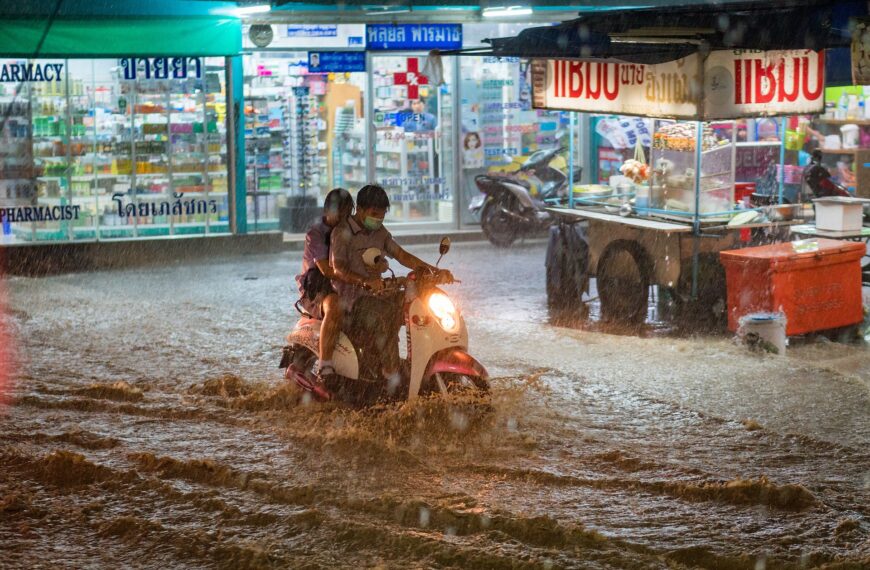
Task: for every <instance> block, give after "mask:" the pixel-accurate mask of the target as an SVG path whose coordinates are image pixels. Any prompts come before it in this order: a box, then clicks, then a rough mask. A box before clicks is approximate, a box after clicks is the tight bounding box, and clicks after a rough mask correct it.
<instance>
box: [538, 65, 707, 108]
mask: <svg viewBox="0 0 870 570" xmlns="http://www.w3.org/2000/svg"><path fill="white" fill-rule="evenodd" d="M699 61H700V58H699V57H698V56H697V55H691V56H689V57H686V58H683V59H679V60H676V61H669V62H667V63H661V64H658V65H638V64H631V63H615V62H602V61H588V60H567V59H550V60H534V61H533V62H532V87H533V92H534V97H533V99H534V106H535V107H537V108H539V109H564V110H568V111H590V112H594V113H614V114H619V115H647V116H653V117H675V118H693V117H695V116H697V114H698V99H699V96H698V95H699V92H700V85H699V70H700V69H699Z"/></svg>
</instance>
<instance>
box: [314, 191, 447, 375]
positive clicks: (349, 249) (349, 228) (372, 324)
mask: <svg viewBox="0 0 870 570" xmlns="http://www.w3.org/2000/svg"><path fill="white" fill-rule="evenodd" d="M389 208H390V199H389V197H388V196H387V193H386V191H385V190H384V189H383V188H382V187H380V186H377V185H373V184H370V185H367V186H364V187H362V188H361V189H360V191H359V193H357V197H356V213H355V214H354V215H352V216H350V217H348V218H347V219H346V220H345V221H344V222H342V223H341V224H339V225H338V226H337V227H336V228H335V230H333V232H332V244H331V248H330V265H331V266H332V268H333V271H334V272H335V275H336V279H335V280H334V281H333V285H334V287H335V289H336V291H337V292H338V296H339V299H340V304H341V307H342V309H343V310H344V313H345V315H350V314H353V315H354V318H355V319H357V321H355V322H353V323H352V326H353V327H354V328H357V327H363V329H362V330H365V331H368V332H370V333H374V334H376V335H377V341H378V342H376V343H375V346H376V349H377V350H379V351H380V353H381V361H382V367H381V372H382V374H383V376H384V378H385V379H386V380H387V386H388V387H389V388H390V389H391V390H392V389H395V388H396V387H398V386H399V384H400V382H401V377H400V374H399V353H398V332H399V329H400V328H401V326H402V314H401V306H402V304H401V303H400V302H397V300H396V299H394V298H391V297H390V296H389V295H385V296H378V295H377V293H378V292H379V291H381V289H383V282H382V281H380V279H379V277H380V273H382V272H383V271H385V270H386V269H387V267H386V262H385V260H384V259H383V256H388V257H392V258H393V259H395V260H396V261H398V262H399V263H400V264H402V265H403V266H405V267H407V268H408V269H425V270H427V271H430V272H432V273H434V274H438V275H443V276H444V277H445V278H449V279H451V280H452V275H450V272H449V271H446V270H439V269H438V268H436V267H434V266H432V265H430V264H428V263H426V262H425V261H423V260H421V259H420V258H418V257H416V256H415V255H412V254H411V253H408V252H407V251H405V250H404V249H402V247H401V246H399V244H397V243H396V242H395V240H393V236H392V235H391V234H390V232H389V231H387V229H386V228H385V227H384V226H383V222H384V216H385V215H386V213H387V210H389ZM372 248H374V249H376V250H379V251H380V252H382V253H381V259H380V260H379V261H378V262H377V263H376V264H375V266H374V267H372V266H371V265H369V264H367V263H366V260H365V259H364V257H363V254H364V253H365V252H366V251H367V250H371V249H372ZM352 311H353V313H351V312H352ZM326 373H328V371H326ZM324 374H325V373H324V371H321V381H323V380H326V379H327V378H324Z"/></svg>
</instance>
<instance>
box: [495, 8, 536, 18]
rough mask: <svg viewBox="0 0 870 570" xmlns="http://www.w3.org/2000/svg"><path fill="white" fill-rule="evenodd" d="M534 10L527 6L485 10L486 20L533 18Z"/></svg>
mask: <svg viewBox="0 0 870 570" xmlns="http://www.w3.org/2000/svg"><path fill="white" fill-rule="evenodd" d="M531 15H532V9H531V8H528V7H526V6H506V7H500V8H484V9H483V17H484V18H504V17H513V16H531Z"/></svg>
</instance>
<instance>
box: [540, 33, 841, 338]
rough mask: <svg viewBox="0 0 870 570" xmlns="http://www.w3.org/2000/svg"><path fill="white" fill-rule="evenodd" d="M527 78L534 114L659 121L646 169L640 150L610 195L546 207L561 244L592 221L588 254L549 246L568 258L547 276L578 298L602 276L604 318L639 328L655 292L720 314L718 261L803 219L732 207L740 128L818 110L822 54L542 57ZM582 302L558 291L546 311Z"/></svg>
mask: <svg viewBox="0 0 870 570" xmlns="http://www.w3.org/2000/svg"><path fill="white" fill-rule="evenodd" d="M532 70H533V85H534V104H535V106H536V107H539V108H543V109H554V108H558V109H567V110H575V111H587V112H610V113H619V114H635V115H641V116H646V117H652V118H655V119H656V120H654V121H653V135H652V148H651V152H650V156H649V161H648V162H647V158H646V157H645V156H643V151H642V150H641V151H640V152H639V154H636V155H635V158H634V159H631V160H628V161H626V162H625V164H624V165H623V167H622V169H621V170H622V172H623V173H624V175H625V176H624V177H621V178H620V177H617V180H612V182H613V184H611V186H612V188H610V187H608V186H598V187H596V190H597V191H596V192H594V193H588V194H587V193H584V192H582V191H581V192H580V193H575V194H572V195H571V196H570V200H569V204H568V208H554V209H552V210H551V211H552V212H553V214H555V215H556V216H557V217H558V219H559V220H560V222H561V223H560V227H559V228H557V229H556V230H555V232H554V234H555V235H556V236H560V235H563V234H568V233H576V232H577V229H576V228H568V227H567V226H570V225H572V224H575V223H576V222H578V221H580V220H584V221H586V222H587V223H586V225H587V226H588V227H586V228H585V231H584V236H583V239H584V241H585V243H587V244H588V247H587V248H586V249H585V251H584V254H585V255H584V259H583V260H582V261H581V262H580V263H579V264H578V263H576V255H574V254H572V253H571V252H570V251H569V248H568V245H567V242H565V241H562V242H561V243H560V239H559V238H558V237H556V238H554V239H553V240H552V242H551V244H552V245H551V247H552V248H562V249H564V250H565V252H566V253H567V255H566V254H559V253H553V252H552V251H551V253H550V255H549V256H548V259H550V260H551V264H554V263H562V264H565V267H562V268H561V269H560V270H558V271H551V272H548V278H550V279H551V280H554V279H557V278H558V281H559V282H550V283H548V290H549V291H553V292H556V291H564V290H565V288H566V287H567V288H568V289H573V288H574V287H577V288H578V290H582V289H583V288H584V286H585V283H586V281H587V280H588V278H589V277H592V276H595V277H597V279H598V282H597V285H598V292H599V296H600V299H601V312H602V316H603V317H605V318H607V319H614V320H621V321H630V322H640V321H643V320H644V318H645V317H646V315H647V296H648V286H649V285H658V286H659V287H661V288H664V289H666V290H668V291H669V292H670V293H671V295H672V296H673V298H674V300H675V302H676V304H677V306H678V307H679V308H680V309H687V308H689V307H692V308H693V310H697V309H698V308H702V309H703V310H704V311H705V312H707V313H712V312H716V313H717V314H718V315H724V314H725V310H724V309H725V307H724V299H725V287H724V285H725V280H724V274H723V271H722V267H721V265H720V263H719V261H718V252H720V251H722V250H728V249H734V248H737V247H741V246H742V245H745V244H747V243H759V242H761V241H777V240H784V239H787V237H788V230H787V226H788V225H790V224H792V223H794V222H793V221H792V220H791V218H792V217H794V214H795V213H796V212H795V211H794V208H791V207H782V206H777V205H773V206H767V207H764V208H754V209H747V208H745V205H744V203H742V202H738V201H737V200H736V196H735V153H736V130H737V129H736V125H735V123H734V122H733V119H737V118H742V117H760V116H765V117H767V116H771V115H779V114H797V113H817V112H820V111H821V110H822V109H823V106H824V97H823V91H824V56H823V54H822V53H820V52H815V51H811V50H776V51H767V52H752V53H745V52H741V51H730V50H729V51H725V50H721V51H713V52H710V53H709V54H701V53H695V54H690V55H688V56H686V57H684V58H681V59H678V60H675V61H672V62H665V63H661V64H654V65H639V64H627V63H622V62H610V61H595V60H565V59H539V60H534V61H533V63H532ZM780 171H784V169H783V168H780ZM781 199H782V196H781V193H780V195H779V200H777V201H781ZM575 253H576V252H575ZM557 259H558V260H560V261H554V260H557ZM579 301H580V297H579V295H578V296H570V295H569V296H566V295H563V294H560V295H558V302H556V300H555V299H553V302H552V303H551V304H554V305H555V304H559V305H562V306H567V307H569V308H570V307H571V305H575V304H576V303H578V302H579ZM693 312H694V311H693ZM709 316H712V315H709Z"/></svg>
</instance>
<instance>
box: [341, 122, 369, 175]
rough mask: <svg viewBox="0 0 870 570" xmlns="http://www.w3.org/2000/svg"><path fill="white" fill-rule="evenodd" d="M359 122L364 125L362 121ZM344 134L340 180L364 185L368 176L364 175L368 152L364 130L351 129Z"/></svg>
mask: <svg viewBox="0 0 870 570" xmlns="http://www.w3.org/2000/svg"><path fill="white" fill-rule="evenodd" d="M360 123H361V124H363V125H364V123H362V121H360ZM344 136H345V137H346V139H345V146H344V152H343V154H342V156H341V157H340V160H341V178H342V182H343V184H345V185H348V186H355V185H359V186H364V185H366V184H368V176H367V175H366V162H367V154H368V153H367V152H366V151H367V148H366V143H365V131H364V130H363V129H351V130H350V131H348V132H347V133H345V134H344ZM350 183H354V184H350Z"/></svg>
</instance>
